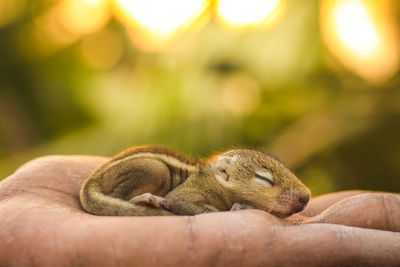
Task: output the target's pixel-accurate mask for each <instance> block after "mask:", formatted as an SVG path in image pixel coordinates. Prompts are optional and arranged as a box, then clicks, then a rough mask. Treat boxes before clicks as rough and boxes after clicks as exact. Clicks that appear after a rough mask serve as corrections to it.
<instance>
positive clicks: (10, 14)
mask: <svg viewBox="0 0 400 267" xmlns="http://www.w3.org/2000/svg"><path fill="white" fill-rule="evenodd" d="M25 7H26V0H12V1H10V0H0V27H2V26H5V25H8V24H9V23H11V22H13V21H14V20H16V19H17V18H18V17H19V16H20V15H21V14H22V13H23V12H24V10H25Z"/></svg>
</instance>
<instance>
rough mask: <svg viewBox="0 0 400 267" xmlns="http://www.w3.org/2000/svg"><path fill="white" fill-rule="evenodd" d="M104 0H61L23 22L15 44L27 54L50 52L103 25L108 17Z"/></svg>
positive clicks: (108, 13)
mask: <svg viewBox="0 0 400 267" xmlns="http://www.w3.org/2000/svg"><path fill="white" fill-rule="evenodd" d="M110 15H111V14H110V10H109V7H108V2H107V1H106V0H64V1H61V2H60V3H57V4H56V5H54V6H53V7H51V8H49V9H48V10H46V11H44V12H43V13H41V14H40V15H38V16H37V17H35V19H34V22H33V23H26V25H25V27H23V29H22V30H21V32H20V38H19V46H20V48H21V50H22V52H23V53H24V54H25V55H26V56H28V57H32V58H35V57H42V56H49V55H52V54H54V53H56V52H58V51H60V50H61V49H63V48H65V47H67V46H68V45H71V44H72V43H74V42H76V41H77V40H78V39H79V38H80V37H81V36H82V35H84V34H89V33H92V32H95V31H97V30H99V29H101V28H103V27H104V26H105V24H106V23H107V22H108V20H109V18H110Z"/></svg>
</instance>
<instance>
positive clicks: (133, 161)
mask: <svg viewBox="0 0 400 267" xmlns="http://www.w3.org/2000/svg"><path fill="white" fill-rule="evenodd" d="M257 173H261V174H262V175H266V176H267V177H269V178H268V179H271V180H272V181H269V182H268V179H267V182H266V180H265V179H266V178H265V179H264V178H262V177H261V178H262V179H259V178H260V177H259V178H257ZM145 193H147V194H145ZM148 193H151V194H148ZM142 194H144V195H142ZM152 194H154V195H157V196H161V197H152V196H153V195H152ZM137 196H143V197H137ZM135 197H136V198H135ZM162 197H165V198H162ZM309 197H310V191H309V189H308V188H307V187H306V186H305V185H304V184H303V183H301V181H300V180H299V179H298V178H297V177H296V176H295V175H294V174H293V173H292V172H290V171H289V170H288V169H287V168H286V167H285V166H284V165H283V164H282V163H280V162H279V161H277V160H275V159H273V158H271V157H269V156H267V155H265V154H263V153H261V152H258V151H255V150H249V149H234V150H230V151H227V152H225V153H221V154H217V155H215V156H213V157H211V158H209V159H207V160H205V161H201V160H200V161H198V162H195V161H192V160H189V159H187V158H186V157H184V156H182V155H181V154H179V153H177V152H175V151H173V150H171V149H168V148H165V147H162V146H145V147H134V148H131V149H128V150H125V151H123V152H122V153H120V154H118V155H116V156H115V157H114V158H112V159H111V160H110V161H109V162H107V163H105V164H104V165H102V166H100V167H99V168H98V169H97V170H96V171H95V172H94V173H93V174H92V175H91V176H90V177H89V178H88V179H87V181H86V182H85V183H84V185H83V186H82V189H81V194H80V200H81V204H82V207H83V208H84V209H85V210H86V211H88V212H89V213H92V214H96V215H122V216H123V215H126V216H129V215H136V216H145V215H174V214H175V215H194V214H199V213H204V212H214V211H227V210H230V209H231V208H232V206H233V205H234V204H235V203H240V204H243V205H242V206H243V207H249V206H250V207H254V208H257V209H262V210H265V211H268V212H270V213H272V214H275V215H277V216H280V217H285V216H288V215H290V214H292V213H294V212H298V211H300V210H301V209H303V208H304V207H305V204H306V203H307V201H308V199H309ZM155 201H156V202H155Z"/></svg>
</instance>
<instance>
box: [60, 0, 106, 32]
mask: <svg viewBox="0 0 400 267" xmlns="http://www.w3.org/2000/svg"><path fill="white" fill-rule="evenodd" d="M56 8H57V10H58V12H59V20H60V22H61V23H62V24H63V25H64V27H66V28H67V29H68V30H69V31H71V32H73V33H76V34H80V35H81V34H88V33H92V32H95V31H97V30H99V29H101V28H102V27H104V25H105V24H106V23H107V22H108V20H109V18H110V15H111V14H110V10H109V5H108V1H107V0H64V1H62V2H61V3H60V4H59V5H58V6H57V7H56Z"/></svg>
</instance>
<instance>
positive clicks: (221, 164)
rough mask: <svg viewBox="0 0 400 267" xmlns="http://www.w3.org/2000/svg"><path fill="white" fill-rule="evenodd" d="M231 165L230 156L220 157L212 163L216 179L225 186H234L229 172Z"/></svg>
mask: <svg viewBox="0 0 400 267" xmlns="http://www.w3.org/2000/svg"><path fill="white" fill-rule="evenodd" d="M231 165H232V158H231V157H228V156H222V157H219V158H217V159H216V160H215V161H214V162H213V163H212V164H211V167H212V170H213V173H214V176H215V179H216V180H217V182H218V183H220V184H221V185H222V186H224V187H232V184H231V183H230V182H229V174H228V172H227V170H228V169H229V167H230V166H231Z"/></svg>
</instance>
